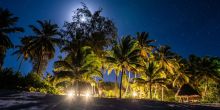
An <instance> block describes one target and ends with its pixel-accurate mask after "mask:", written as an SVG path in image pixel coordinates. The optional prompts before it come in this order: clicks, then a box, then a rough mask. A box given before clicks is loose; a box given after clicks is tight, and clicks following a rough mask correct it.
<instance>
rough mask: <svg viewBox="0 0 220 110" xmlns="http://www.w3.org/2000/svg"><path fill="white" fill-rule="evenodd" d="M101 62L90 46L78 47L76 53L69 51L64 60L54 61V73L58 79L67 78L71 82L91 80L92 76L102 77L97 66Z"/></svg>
mask: <svg viewBox="0 0 220 110" xmlns="http://www.w3.org/2000/svg"><path fill="white" fill-rule="evenodd" d="M100 66H101V62H100V61H99V60H98V58H97V56H96V55H95V54H94V52H93V51H92V49H91V47H88V46H85V47H82V48H80V49H79V50H78V51H77V53H75V54H72V53H70V54H69V55H68V56H67V57H66V59H65V60H60V61H56V62H55V69H54V71H55V73H56V77H57V78H58V80H59V79H64V78H69V79H70V81H71V82H76V83H77V89H76V90H77V91H78V93H79V94H80V91H79V89H78V83H79V82H81V81H87V82H88V81H91V80H92V78H93V77H94V76H96V77H97V76H98V77H102V73H101V72H100V70H99V68H100Z"/></svg>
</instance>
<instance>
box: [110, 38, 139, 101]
mask: <svg viewBox="0 0 220 110" xmlns="http://www.w3.org/2000/svg"><path fill="white" fill-rule="evenodd" d="M139 54H140V49H139V48H138V42H137V41H136V40H134V39H133V38H131V36H126V37H123V38H122V39H121V41H119V43H118V44H115V46H114V47H113V48H112V51H111V53H109V54H108V55H107V57H106V60H107V62H108V63H112V64H115V65H117V68H120V73H121V75H120V76H121V78H120V85H119V88H120V91H119V98H121V95H122V92H121V91H122V78H123V75H124V74H125V72H126V71H131V70H134V69H135V68H136V66H139V65H140V64H139V61H140V55H139Z"/></svg>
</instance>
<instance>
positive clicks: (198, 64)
mask: <svg viewBox="0 0 220 110" xmlns="http://www.w3.org/2000/svg"><path fill="white" fill-rule="evenodd" d="M216 61H217V59H216V58H213V57H208V56H205V57H202V58H200V57H197V56H194V55H191V56H190V57H189V60H188V63H189V67H188V68H187V72H188V74H190V76H191V77H190V78H191V79H192V80H191V82H192V83H194V84H195V85H196V86H198V85H199V83H200V82H203V81H204V82H205V88H204V96H205V95H206V93H207V89H208V86H209V80H210V79H212V80H214V81H216V82H219V81H220V75H219V69H220V65H219V64H218V63H217V62H216Z"/></svg>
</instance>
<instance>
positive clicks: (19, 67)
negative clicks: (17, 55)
mask: <svg viewBox="0 0 220 110" xmlns="http://www.w3.org/2000/svg"><path fill="white" fill-rule="evenodd" d="M23 61H24V58H22V60H21V62H20V64H19V66H18V70H17V72H19V71H20V69H21V65H22V63H23Z"/></svg>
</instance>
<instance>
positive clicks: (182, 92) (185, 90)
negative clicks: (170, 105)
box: [176, 84, 200, 97]
mask: <svg viewBox="0 0 220 110" xmlns="http://www.w3.org/2000/svg"><path fill="white" fill-rule="evenodd" d="M176 96H178V97H189V96H190V97H199V96H200V94H199V93H198V91H197V90H195V89H194V88H193V87H192V86H191V85H190V84H183V85H182V86H181V87H180V88H179V90H178V91H177V93H176Z"/></svg>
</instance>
